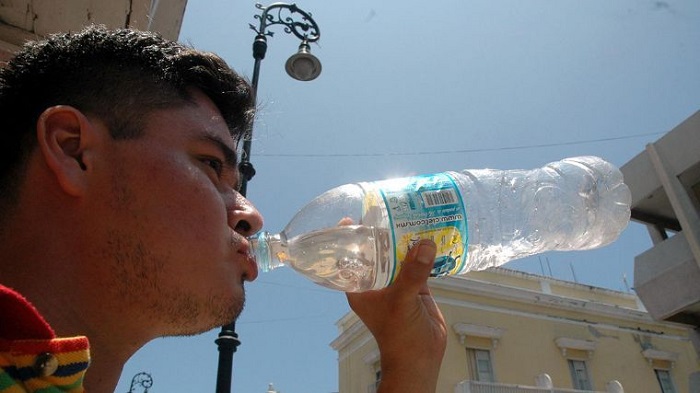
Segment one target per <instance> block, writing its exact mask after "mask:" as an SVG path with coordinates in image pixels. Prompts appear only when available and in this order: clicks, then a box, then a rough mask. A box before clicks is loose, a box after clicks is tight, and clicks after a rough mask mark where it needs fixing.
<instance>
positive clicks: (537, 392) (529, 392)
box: [454, 380, 605, 393]
mask: <svg viewBox="0 0 700 393" xmlns="http://www.w3.org/2000/svg"><path fill="white" fill-rule="evenodd" d="M454 393H605V392H596V391H592V390H574V389H559V388H543V387H537V386H524V385H509V384H505V383H492V382H479V381H471V380H468V381H462V382H460V383H459V384H458V385H457V386H456V387H455V391H454Z"/></svg>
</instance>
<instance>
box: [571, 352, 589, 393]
mask: <svg viewBox="0 0 700 393" xmlns="http://www.w3.org/2000/svg"><path fill="white" fill-rule="evenodd" d="M567 363H568V364H569V372H570V373H571V383H572V385H573V387H574V389H577V390H591V391H592V390H593V382H592V381H591V374H590V373H589V372H588V362H586V361H585V360H582V359H567ZM577 366H580V367H577Z"/></svg>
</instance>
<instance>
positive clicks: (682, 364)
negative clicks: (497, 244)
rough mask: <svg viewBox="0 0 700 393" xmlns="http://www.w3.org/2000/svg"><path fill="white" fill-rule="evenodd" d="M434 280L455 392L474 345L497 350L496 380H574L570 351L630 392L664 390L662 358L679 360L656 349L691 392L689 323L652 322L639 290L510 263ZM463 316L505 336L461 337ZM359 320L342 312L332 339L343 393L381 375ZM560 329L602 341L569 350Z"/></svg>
mask: <svg viewBox="0 0 700 393" xmlns="http://www.w3.org/2000/svg"><path fill="white" fill-rule="evenodd" d="M542 280H545V281H547V283H546V284H545V285H544V286H543V285H542V283H541V281H542ZM431 287H432V289H433V294H434V295H435V297H436V299H437V301H438V303H439V305H440V309H441V310H442V312H443V314H444V316H445V319H446V321H447V323H448V328H449V330H450V335H449V338H448V345H447V352H446V354H445V359H444V361H443V365H442V369H441V373H440V379H439V385H438V389H437V391H438V392H453V391H454V387H455V385H457V384H458V383H460V382H461V381H463V380H465V379H468V371H467V355H466V349H465V348H466V346H469V347H473V348H480V349H489V350H490V351H491V360H492V363H493V368H494V375H495V379H496V382H498V383H507V384H518V385H528V386H534V385H535V377H536V376H537V375H539V374H541V373H547V374H549V376H550V377H551V378H552V380H553V383H554V387H557V388H568V389H571V388H572V387H573V386H572V381H571V376H570V372H569V366H568V363H567V359H568V358H575V359H581V360H586V362H587V367H588V372H589V374H590V377H591V381H592V384H593V388H594V390H597V391H605V390H606V384H607V383H608V382H609V381H612V380H618V381H619V382H620V383H621V384H622V386H623V387H624V389H625V391H626V392H656V391H660V390H659V389H658V382H657V380H656V376H655V374H654V366H657V367H668V366H671V362H670V361H668V360H664V359H656V360H654V359H651V360H650V359H647V358H646V357H645V356H643V354H642V351H643V350H644V349H648V348H651V349H654V350H657V351H660V352H657V354H658V353H662V354H671V355H674V356H677V359H676V360H675V361H674V362H673V368H672V369H670V373H671V376H672V378H673V381H674V383H675V385H676V389H677V391H678V392H685V391H688V376H689V375H690V374H691V373H693V372H696V371H699V370H700V363H699V362H698V358H697V353H696V352H695V350H694V348H693V346H692V344H691V343H690V341H689V339H688V330H687V327H686V326H684V325H679V324H670V323H661V322H656V321H653V320H652V319H651V318H650V317H649V316H648V315H647V314H646V313H645V312H644V311H643V310H640V309H636V307H637V304H638V302H637V301H636V298H635V297H634V296H632V295H630V294H626V293H620V292H614V291H609V290H604V289H600V288H592V287H589V286H583V285H577V284H572V283H566V282H558V281H557V280H553V279H550V278H545V277H539V276H533V275H527V274H522V273H516V272H512V271H508V270H506V269H496V270H494V271H489V272H486V273H483V274H480V275H469V276H467V277H459V278H454V277H451V278H448V279H445V280H435V281H433V282H432V283H431ZM542 288H548V291H549V293H547V294H545V293H543V292H541V289H542ZM458 323H463V324H471V325H478V326H480V327H486V328H497V329H498V331H499V332H500V333H498V334H500V337H496V338H497V339H496V340H492V338H490V337H483V336H470V335H467V336H466V337H463V341H464V343H462V342H461V337H460V336H459V335H458V334H457V333H456V332H455V330H454V326H455V325H456V324H458ZM353 325H356V326H355V329H358V328H359V327H361V322H359V321H358V319H357V317H355V316H354V315H349V316H346V317H345V318H344V319H343V320H341V321H340V322H339V328H340V330H341V334H340V336H339V338H338V339H336V341H334V342H333V344H332V345H333V347H334V348H336V349H337V350H339V370H340V383H339V386H340V392H341V393H365V392H367V386H368V385H369V384H371V383H372V382H373V381H374V369H373V367H374V364H372V362H371V361H370V360H372V359H373V358H372V356H371V354H375V358H376V353H377V352H376V343H375V342H374V340H373V339H371V337H370V336H368V333H367V331H366V329H360V330H358V331H356V332H355V334H347V332H348V329H349V328H350V327H351V326H353ZM487 330H488V329H487ZM491 331H494V329H491ZM343 332H346V334H344V333H343ZM358 332H359V333H358ZM351 337H352V339H350V338H351ZM561 337H565V338H569V339H575V340H581V341H583V342H592V343H594V346H595V348H594V349H593V350H592V352H591V353H590V357H589V352H588V351H585V350H577V349H571V348H569V349H567V350H566V356H564V355H563V353H562V349H561V348H559V347H558V346H557V344H556V343H555V340H556V339H557V338H561ZM494 344H495V347H494ZM655 356H656V355H655ZM652 364H653V365H654V366H653V365H652Z"/></svg>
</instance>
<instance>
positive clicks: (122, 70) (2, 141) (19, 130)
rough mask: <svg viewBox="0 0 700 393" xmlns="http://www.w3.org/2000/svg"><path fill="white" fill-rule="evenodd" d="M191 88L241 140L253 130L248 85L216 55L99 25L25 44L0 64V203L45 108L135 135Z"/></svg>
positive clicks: (11, 190)
mask: <svg viewBox="0 0 700 393" xmlns="http://www.w3.org/2000/svg"><path fill="white" fill-rule="evenodd" d="M192 88H196V89H199V90H201V91H202V92H204V93H205V94H206V95H207V96H208V98H209V99H211V100H212V101H213V102H214V104H215V105H216V106H217V108H218V110H219V111H220V112H221V114H222V116H223V118H224V120H225V121H226V123H227V125H228V127H229V129H230V130H231V133H232V135H233V136H234V138H235V139H236V140H238V139H240V137H241V136H242V135H243V134H244V133H245V132H247V131H248V129H249V128H250V126H251V123H252V120H253V114H254V101H253V97H252V92H251V90H250V87H249V85H248V84H247V83H246V82H245V81H244V80H243V79H242V78H241V77H239V76H238V75H237V74H236V73H234V72H233V71H232V70H231V69H230V68H229V67H228V66H227V65H226V64H225V62H224V61H223V60H222V59H221V58H220V57H218V56H216V55H214V54H211V53H203V52H200V51H196V50H194V49H192V48H189V47H186V46H183V45H181V44H179V43H175V42H170V41H167V40H164V39H162V38H160V37H159V36H157V35H155V34H152V33H146V32H138V31H133V30H117V31H111V30H107V29H104V28H101V27H89V28H87V29H85V30H83V31H81V32H78V33H74V34H61V35H55V36H52V37H50V38H49V39H48V40H46V41H39V42H32V43H29V44H27V45H25V47H24V48H23V49H22V50H21V51H20V52H19V53H18V54H17V55H16V56H15V58H13V59H12V60H11V61H10V62H9V64H7V66H6V67H5V68H4V69H2V70H0V119H2V122H3V125H2V131H1V132H0V156H1V157H3V160H2V162H3V164H2V166H1V167H0V190H2V191H0V192H1V194H0V207H3V208H6V207H9V206H11V205H12V204H11V202H12V201H13V199H14V198H15V197H16V190H17V187H18V185H19V183H21V181H22V171H23V168H24V164H25V160H26V158H27V156H28V154H29V153H30V152H31V151H32V150H33V149H34V148H35V147H36V133H35V127H36V123H37V120H38V118H39V116H40V115H41V113H42V112H43V111H44V110H45V109H47V108H49V107H51V106H54V105H59V104H60V105H70V106H72V107H75V108H76V109H78V110H80V111H81V112H83V113H85V114H89V115H94V116H96V117H98V118H100V119H101V120H102V121H103V122H104V123H105V124H106V125H107V127H108V128H109V131H110V134H111V136H112V137H113V138H115V139H126V138H136V137H139V136H140V134H141V132H142V129H143V121H144V118H145V115H147V114H148V113H150V112H151V111H153V110H155V109H162V108H167V107H173V106H177V105H181V104H183V103H185V102H188V101H191V99H192V97H191V89H192ZM8 202H9V203H8ZM0 210H4V209H0ZM0 214H2V213H0ZM0 217H1V216H0ZM0 221H1V220H0Z"/></svg>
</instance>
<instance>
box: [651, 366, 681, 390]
mask: <svg viewBox="0 0 700 393" xmlns="http://www.w3.org/2000/svg"><path fill="white" fill-rule="evenodd" d="M654 372H655V373H656V379H657V380H658V381H659V386H661V393H676V388H675V386H674V385H673V380H672V379H671V373H670V372H669V371H668V370H658V369H657V370H654Z"/></svg>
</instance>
